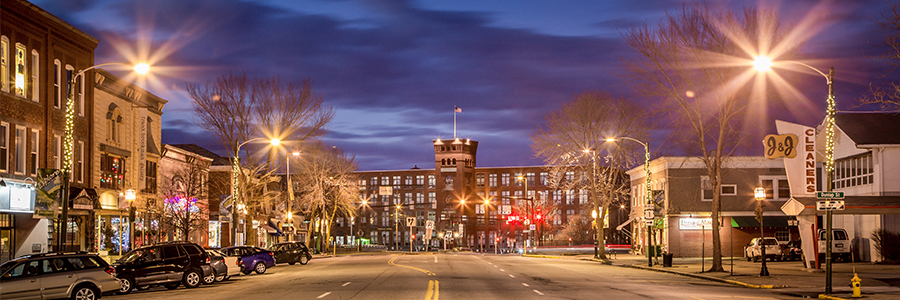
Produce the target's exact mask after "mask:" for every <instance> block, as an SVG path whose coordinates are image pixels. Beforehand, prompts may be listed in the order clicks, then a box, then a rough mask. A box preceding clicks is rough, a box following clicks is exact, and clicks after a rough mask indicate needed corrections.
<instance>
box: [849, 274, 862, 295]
mask: <svg viewBox="0 0 900 300" xmlns="http://www.w3.org/2000/svg"><path fill="white" fill-rule="evenodd" d="M860 281H862V280H860V279H859V276H856V273H853V278H851V279H850V287H851V288H853V296H852V297H853V298H860V297H862V293H860V288H859V282H860Z"/></svg>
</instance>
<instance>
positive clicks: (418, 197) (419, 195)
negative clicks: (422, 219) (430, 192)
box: [416, 192, 425, 204]
mask: <svg viewBox="0 0 900 300" xmlns="http://www.w3.org/2000/svg"><path fill="white" fill-rule="evenodd" d="M416 204H425V194H422V192H416Z"/></svg>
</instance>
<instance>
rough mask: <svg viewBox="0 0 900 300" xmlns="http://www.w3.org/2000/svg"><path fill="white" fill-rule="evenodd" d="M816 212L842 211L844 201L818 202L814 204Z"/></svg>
mask: <svg viewBox="0 0 900 300" xmlns="http://www.w3.org/2000/svg"><path fill="white" fill-rule="evenodd" d="M816 210H844V201H843V200H836V201H819V202H816Z"/></svg>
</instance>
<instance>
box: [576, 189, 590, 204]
mask: <svg viewBox="0 0 900 300" xmlns="http://www.w3.org/2000/svg"><path fill="white" fill-rule="evenodd" d="M578 203H580V204H587V203H588V190H578Z"/></svg>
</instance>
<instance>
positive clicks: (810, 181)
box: [775, 120, 818, 197]
mask: <svg viewBox="0 0 900 300" xmlns="http://www.w3.org/2000/svg"><path fill="white" fill-rule="evenodd" d="M775 127H776V129H777V130H778V134H793V135H796V136H797V145H796V146H794V149H795V150H796V151H797V155H796V156H794V157H793V158H788V157H784V158H783V160H782V161H783V162H784V171H785V173H787V178H788V184H789V185H790V186H791V196H794V197H800V196H805V195H813V194H815V193H816V189H817V187H818V185H817V183H816V129H815V128H812V127H807V126H803V125H800V124H794V123H790V122H785V121H781V120H775Z"/></svg>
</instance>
